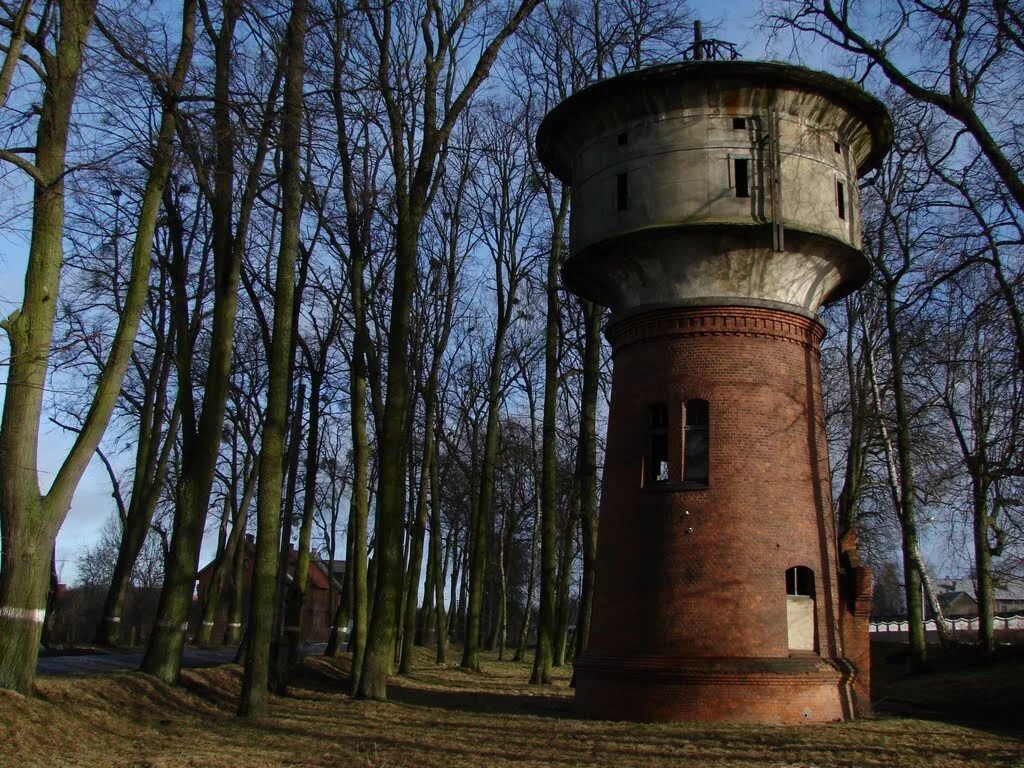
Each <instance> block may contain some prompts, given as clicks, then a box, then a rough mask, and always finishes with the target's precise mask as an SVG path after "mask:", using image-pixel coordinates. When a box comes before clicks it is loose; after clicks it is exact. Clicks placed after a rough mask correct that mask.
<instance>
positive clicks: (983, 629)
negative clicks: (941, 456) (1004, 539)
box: [971, 462, 996, 659]
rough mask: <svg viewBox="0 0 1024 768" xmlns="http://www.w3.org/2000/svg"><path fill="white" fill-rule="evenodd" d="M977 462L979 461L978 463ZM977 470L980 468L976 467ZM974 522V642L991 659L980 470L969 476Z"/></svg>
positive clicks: (991, 610) (991, 594)
mask: <svg viewBox="0 0 1024 768" xmlns="http://www.w3.org/2000/svg"><path fill="white" fill-rule="evenodd" d="M980 463H981V462H979V464H980ZM979 469H980V467H979ZM971 475H972V476H971V490H972V493H971V495H972V500H973V512H974V515H973V523H974V572H975V578H976V579H977V588H976V592H977V596H978V643H979V645H980V646H981V652H982V655H983V656H984V657H985V658H987V659H991V658H992V656H993V654H994V653H995V650H996V638H995V631H994V626H993V619H994V617H995V612H996V611H995V607H996V606H995V590H994V586H993V583H992V555H993V552H992V547H991V545H990V544H989V533H990V531H989V528H990V526H991V523H992V517H991V516H990V515H989V508H988V504H989V483H990V481H989V478H988V477H987V475H986V474H985V473H984V470H983V469H982V471H975V472H972V473H971Z"/></svg>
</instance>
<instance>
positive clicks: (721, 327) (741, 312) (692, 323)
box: [606, 306, 825, 352]
mask: <svg viewBox="0 0 1024 768" xmlns="http://www.w3.org/2000/svg"><path fill="white" fill-rule="evenodd" d="M606 335H607V337H608V341H609V342H610V343H611V345H612V348H613V349H614V350H615V351H616V352H618V351H621V350H622V349H625V348H626V347H630V346H632V345H634V344H643V343H645V342H650V341H657V340H662V339H670V338H678V337H681V336H753V337H761V338H772V339H778V340H780V341H788V342H791V343H793V344H800V345H802V346H806V347H809V348H811V349H812V350H814V351H815V352H817V351H818V345H819V344H820V343H821V340H822V338H823V337H824V335H825V328H824V326H822V324H821V323H819V322H818V321H817V320H812V319H811V318H809V317H805V316H803V315H799V314H796V313H794V312H785V311H782V310H776V309H764V308H761V307H745V306H722V307H678V308H674V309H658V310H654V311H651V312H645V313H643V314H640V315H634V316H631V317H627V318H625V319H624V320H620V321H618V322H612V323H611V324H609V326H608V330H607V332H606Z"/></svg>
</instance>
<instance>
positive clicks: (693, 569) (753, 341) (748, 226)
mask: <svg viewBox="0 0 1024 768" xmlns="http://www.w3.org/2000/svg"><path fill="white" fill-rule="evenodd" d="M890 132H891V128H890V122H889V118H888V116H887V114H886V112H885V109H884V108H883V107H882V105H881V104H880V103H879V102H877V101H876V100H875V99H873V98H871V97H870V96H868V95H867V94H866V93H864V92H863V91H862V90H860V89H859V88H857V87H856V86H854V85H853V84H851V83H848V82H846V81H843V80H839V79H837V78H834V77H831V76H828V75H824V74H821V73H818V72H812V71H810V70H807V69H803V68H799V67H793V66H787V65H781V64H764V63H752V62H721V61H697V62H684V63H680V64H674V65H668V66H663V67H656V68H652V69H648V70H643V71H640V72H636V73H632V74H629V75H624V76H620V77H617V78H614V79H610V80H606V81H603V82H601V83H599V84H597V85H595V86H592V87H590V88H588V89H586V90H584V91H581V92H580V93H578V94H576V95H575V96H573V97H571V98H570V99H568V100H567V101H565V102H563V103H562V104H560V105H559V106H558V107H556V108H555V109H554V110H553V111H552V112H551V113H550V114H549V115H548V116H547V118H546V119H545V120H544V122H543V123H542V125H541V127H540V131H539V134H538V139H537V145H538V148H539V151H540V155H541V158H542V159H543V161H544V163H545V164H546V165H547V166H548V167H549V168H551V169H552V171H553V172H554V173H555V174H556V175H558V177H559V178H561V179H562V180H563V181H565V182H567V183H569V184H570V185H572V200H573V209H572V210H573V218H572V242H571V245H572V255H571V256H570V258H569V259H568V261H567V263H566V265H565V268H564V276H565V280H566V284H567V285H568V287H569V288H570V289H571V290H573V291H574V292H576V293H578V294H580V295H582V296H585V297H587V298H589V299H592V300H594V301H597V302H599V303H601V304H604V305H606V306H608V307H610V308H611V310H612V321H611V324H610V326H609V329H608V338H609V341H610V342H611V345H612V348H613V353H614V375H613V383H612V400H611V409H610V413H609V422H608V442H607V453H606V459H605V471H604V486H603V493H602V499H601V521H600V535H599V543H598V566H597V567H598V582H597V587H596V591H595V598H594V600H595V602H594V613H593V620H592V626H591V633H590V644H589V649H588V650H587V652H586V653H585V654H583V656H582V657H581V658H580V659H579V660H578V661H577V664H576V684H577V688H576V707H577V709H578V711H580V712H582V713H585V714H589V715H593V716H597V717H602V718H612V719H634V720H731V721H745V722H775V723H795V722H806V721H827V720H840V719H847V718H850V717H853V716H854V715H855V714H856V713H857V712H858V711H863V710H864V709H865V708H866V706H867V705H868V702H869V701H870V699H869V687H868V684H869V683H868V681H869V669H868V654H867V626H866V620H867V618H866V617H867V610H868V608H869V605H870V573H869V572H867V571H866V569H862V568H859V567H858V563H857V561H856V550H855V547H854V545H853V541H852V538H851V537H846V538H847V540H846V541H844V542H843V544H842V546H841V545H840V543H839V542H837V541H836V532H835V523H834V520H833V515H832V506H831V494H830V488H829V473H828V452H827V446H826V442H825V433H824V426H823V409H822V401H821V384H820V370H819V350H818V344H819V342H820V341H821V338H822V335H823V333H824V329H823V327H822V326H821V324H820V323H819V322H818V321H817V320H816V319H815V315H816V312H817V310H818V308H819V307H820V306H821V305H822V304H823V303H825V302H828V301H831V300H834V299H837V298H839V297H841V296H843V295H845V294H847V293H849V292H850V291H852V290H853V289H855V288H856V287H857V286H859V285H860V284H861V283H862V282H863V281H864V280H865V278H866V276H867V274H868V266H867V263H866V260H865V259H864V257H863V255H862V254H861V252H860V231H859V214H858V209H857V190H856V178H857V177H858V176H860V175H862V174H863V173H865V172H867V171H868V170H869V169H871V168H872V167H874V166H875V165H877V163H878V162H879V160H880V159H881V157H882V155H883V154H884V152H885V151H886V148H887V146H888V143H889V135H890Z"/></svg>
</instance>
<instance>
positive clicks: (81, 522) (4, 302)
mask: <svg viewBox="0 0 1024 768" xmlns="http://www.w3.org/2000/svg"><path fill="white" fill-rule="evenodd" d="M690 7H691V9H692V10H693V13H694V15H695V16H696V17H697V18H700V19H701V20H702V21H703V23H704V26H705V30H706V31H705V36H707V37H716V38H719V39H723V40H727V41H729V42H732V43H734V44H735V45H736V46H737V48H738V49H739V51H740V53H741V55H742V56H743V58H745V59H760V58H770V59H785V60H788V59H791V58H792V48H791V46H790V45H789V41H781V40H780V41H778V43H777V48H778V50H767V48H766V44H767V38H766V36H765V35H764V34H763V33H762V32H760V31H759V30H758V28H757V19H758V10H759V8H760V0H733V2H728V3H722V2H718V1H713V0H699V1H696V2H694V1H691V2H690ZM799 53H800V57H801V59H802V61H801V63H803V64H806V65H809V66H817V67H822V68H824V65H825V58H824V54H823V52H822V49H821V47H820V44H817V43H815V44H813V45H811V46H802V47H801V48H800V51H799ZM30 194H31V188H30V186H29V184H28V183H27V182H26V181H25V177H24V175H23V174H21V173H20V172H18V171H12V170H11V169H9V168H5V169H2V171H0V199H2V200H3V206H2V208H0V313H2V315H3V316H7V315H8V314H9V313H10V312H11V311H12V310H13V309H15V308H16V307H17V306H18V304H19V303H20V299H21V295H22V291H23V281H24V273H25V261H26V253H27V227H28V218H27V216H25V215H24V213H23V212H24V211H25V210H26V208H27V204H28V202H29V195H30ZM18 212H21V213H20V214H19V213H18ZM7 357H8V347H7V340H6V336H4V335H3V334H0V360H3V361H6V359H7ZM6 375H7V373H6V366H3V367H2V368H0V382H4V381H6ZM3 395H4V389H3V387H0V401H2V398H3ZM44 419H45V415H44ZM70 444H71V441H70V439H69V438H68V436H67V435H66V434H65V433H64V432H63V430H61V429H59V428H57V427H54V426H52V425H50V424H49V423H45V424H44V426H43V429H42V433H41V436H40V446H39V469H40V485H41V487H42V488H43V489H44V490H45V489H46V488H47V487H48V485H49V482H50V480H51V478H52V477H53V474H54V472H55V471H56V470H57V468H58V467H59V466H60V462H61V461H63V458H64V456H65V454H66V452H67V450H68V448H69V447H70ZM113 512H114V502H113V499H112V498H111V488H110V482H109V479H108V477H107V474H106V472H105V471H104V469H103V467H102V465H101V464H100V463H99V461H98V460H95V459H94V460H93V462H92V464H91V465H90V466H89V469H88V471H87V472H86V474H85V476H84V477H83V478H82V482H81V484H80V485H79V487H78V491H77V492H76V494H75V497H74V501H73V502H72V504H71V510H70V511H69V513H68V516H67V519H66V520H65V523H64V526H63V527H62V528H61V531H60V534H59V535H58V537H57V559H58V572H59V574H60V576H61V580H62V581H64V582H68V583H72V582H74V581H75V578H76V576H77V568H76V566H75V560H76V559H77V558H78V556H79V555H80V554H81V553H82V552H83V551H84V550H85V549H86V548H87V547H89V546H90V545H91V544H92V543H93V542H94V541H95V540H96V539H97V538H98V536H99V534H100V531H101V529H102V527H103V524H104V523H105V521H106V520H107V518H108V517H109V516H110V515H111V514H113ZM210 554H211V553H210V552H208V551H204V553H203V557H202V560H203V561H205V560H207V559H208V558H209V557H210Z"/></svg>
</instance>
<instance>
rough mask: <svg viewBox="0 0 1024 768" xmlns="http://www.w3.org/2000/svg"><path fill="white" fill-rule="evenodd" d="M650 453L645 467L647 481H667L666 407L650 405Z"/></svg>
mask: <svg viewBox="0 0 1024 768" xmlns="http://www.w3.org/2000/svg"><path fill="white" fill-rule="evenodd" d="M650 438H651V448H650V450H651V453H650V456H649V463H648V466H647V479H648V481H649V482H652V483H663V482H665V481H667V480H668V406H667V405H665V403H654V404H653V405H651V428H650Z"/></svg>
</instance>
